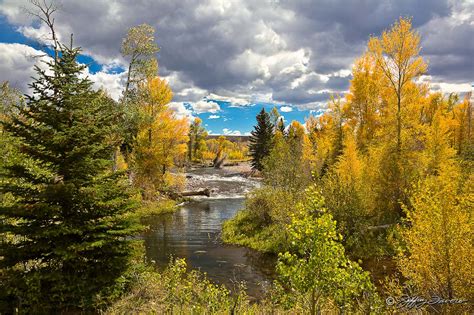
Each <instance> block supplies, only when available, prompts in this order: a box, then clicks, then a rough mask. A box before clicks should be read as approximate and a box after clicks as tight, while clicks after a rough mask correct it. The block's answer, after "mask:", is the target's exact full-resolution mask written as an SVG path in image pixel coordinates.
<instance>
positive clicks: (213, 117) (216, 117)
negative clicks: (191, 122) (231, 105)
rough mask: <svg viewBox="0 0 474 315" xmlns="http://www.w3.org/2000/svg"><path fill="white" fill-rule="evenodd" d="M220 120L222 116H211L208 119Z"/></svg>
mask: <svg viewBox="0 0 474 315" xmlns="http://www.w3.org/2000/svg"><path fill="white" fill-rule="evenodd" d="M218 118H221V116H219V115H210V116H209V117H208V119H218Z"/></svg>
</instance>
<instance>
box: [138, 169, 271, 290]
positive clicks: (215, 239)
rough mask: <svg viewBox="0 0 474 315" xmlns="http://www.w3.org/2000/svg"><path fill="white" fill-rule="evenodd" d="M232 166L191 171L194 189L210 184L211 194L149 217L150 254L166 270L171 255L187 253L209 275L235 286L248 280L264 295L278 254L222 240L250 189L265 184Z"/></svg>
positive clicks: (190, 262) (192, 264) (147, 240)
mask: <svg viewBox="0 0 474 315" xmlns="http://www.w3.org/2000/svg"><path fill="white" fill-rule="evenodd" d="M233 171H235V169H233V168H228V169H223V170H215V169H213V168H199V169H195V170H191V171H190V172H189V173H188V174H187V177H188V182H189V183H190V186H192V188H193V189H200V188H210V189H212V193H211V197H193V200H192V201H190V202H188V203H185V204H184V205H182V206H181V207H180V209H179V210H177V211H176V212H174V213H170V214H163V215H157V216H152V217H149V218H147V219H146V222H145V223H146V224H147V225H148V226H149V229H148V230H147V231H146V232H145V235H144V237H145V247H146V255H147V259H148V260H149V261H150V262H152V263H154V264H156V266H157V267H158V268H159V269H161V268H164V267H165V266H166V265H167V264H168V262H169V261H170V257H171V256H172V257H179V258H185V259H186V261H187V263H188V266H189V267H190V268H193V269H198V270H200V271H202V272H205V273H206V274H207V276H208V278H209V279H211V280H212V281H214V282H216V283H220V284H224V285H226V286H227V287H228V288H230V289H232V288H233V286H234V284H235V282H236V281H245V283H246V286H247V293H248V294H249V295H250V296H254V297H258V296H260V295H261V293H262V291H263V288H264V287H265V286H266V284H268V282H269V281H271V279H272V274H273V267H274V261H275V259H274V257H271V256H268V255H265V254H261V253H258V252H256V251H253V250H251V249H248V248H244V247H239V246H233V245H226V244H223V243H222V241H221V239H220V232H221V227H222V223H223V222H224V221H225V220H228V219H230V218H232V217H233V216H234V215H235V214H236V213H237V212H238V211H239V210H240V209H242V207H243V202H244V196H245V193H247V192H249V191H251V190H252V189H255V188H256V187H259V185H260V183H259V182H258V181H257V180H255V179H248V178H244V177H243V176H240V175H239V174H237V173H235V172H233Z"/></svg>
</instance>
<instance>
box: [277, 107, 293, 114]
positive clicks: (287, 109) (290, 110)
mask: <svg viewBox="0 0 474 315" xmlns="http://www.w3.org/2000/svg"><path fill="white" fill-rule="evenodd" d="M292 111H293V107H291V106H282V107H280V112H282V113H289V112H292Z"/></svg>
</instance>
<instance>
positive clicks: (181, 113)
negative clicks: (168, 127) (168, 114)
mask: <svg viewBox="0 0 474 315" xmlns="http://www.w3.org/2000/svg"><path fill="white" fill-rule="evenodd" d="M168 107H169V108H170V109H172V110H173V111H174V112H175V114H176V117H177V118H184V117H187V118H188V119H189V120H192V119H194V117H193V113H192V111H191V110H190V109H188V108H186V106H184V103H183V102H171V103H169V104H168Z"/></svg>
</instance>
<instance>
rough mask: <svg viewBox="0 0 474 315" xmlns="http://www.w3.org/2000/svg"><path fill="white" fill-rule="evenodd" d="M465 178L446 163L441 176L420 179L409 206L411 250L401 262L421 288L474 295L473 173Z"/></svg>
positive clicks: (463, 296) (408, 242)
mask: <svg viewBox="0 0 474 315" xmlns="http://www.w3.org/2000/svg"><path fill="white" fill-rule="evenodd" d="M459 178H460V176H459V170H458V169H457V168H456V167H454V166H452V165H445V166H443V167H441V168H440V174H439V176H429V177H427V178H426V179H425V180H423V181H421V182H420V183H419V184H418V186H417V189H416V191H415V193H414V194H413V196H412V197H411V199H410V204H411V205H410V207H406V211H407V220H408V227H407V228H406V229H405V230H403V231H402V236H403V239H404V241H405V243H406V248H407V250H406V252H405V253H404V254H403V255H402V256H400V258H399V260H398V265H399V268H400V270H401V272H402V274H403V276H404V277H406V278H407V279H408V280H409V283H411V284H412V285H414V286H415V288H416V289H417V290H418V291H419V292H417V293H418V294H422V295H428V296H429V295H438V296H440V297H443V298H449V299H452V298H459V299H471V300H472V298H474V291H473V289H472V288H473V284H474V274H473V273H472V257H474V242H473V240H474V233H473V232H474V230H473V226H474V224H473V223H474V222H473V221H472V220H473V210H474V192H473V190H472V187H471V186H472V177H471V179H470V180H467V181H465V182H464V183H460V180H459ZM459 314H460V313H459Z"/></svg>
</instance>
